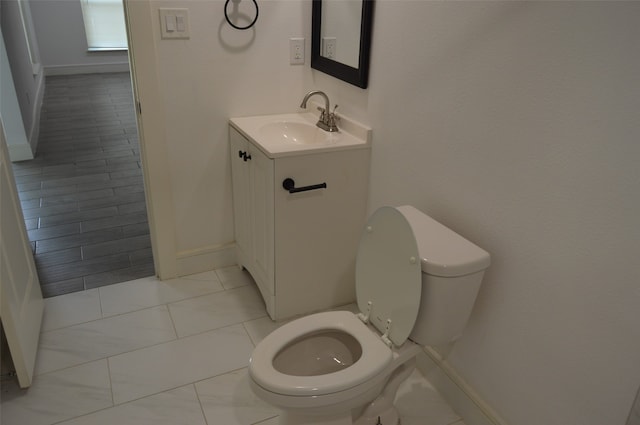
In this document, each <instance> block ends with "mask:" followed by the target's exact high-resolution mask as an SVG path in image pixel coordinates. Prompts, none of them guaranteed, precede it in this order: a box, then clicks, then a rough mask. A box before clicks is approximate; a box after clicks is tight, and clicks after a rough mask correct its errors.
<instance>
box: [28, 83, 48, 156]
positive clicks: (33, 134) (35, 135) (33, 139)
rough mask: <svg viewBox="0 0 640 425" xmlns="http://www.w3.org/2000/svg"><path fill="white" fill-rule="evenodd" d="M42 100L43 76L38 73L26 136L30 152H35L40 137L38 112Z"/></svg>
mask: <svg viewBox="0 0 640 425" xmlns="http://www.w3.org/2000/svg"><path fill="white" fill-rule="evenodd" d="M43 98H44V74H43V73H42V72H40V73H39V74H38V75H37V76H36V98H35V100H34V102H33V109H32V111H31V117H32V119H31V128H30V129H29V134H28V135H27V141H28V142H29V146H31V151H32V152H37V149H38V139H39V137H40V112H42V99H43Z"/></svg>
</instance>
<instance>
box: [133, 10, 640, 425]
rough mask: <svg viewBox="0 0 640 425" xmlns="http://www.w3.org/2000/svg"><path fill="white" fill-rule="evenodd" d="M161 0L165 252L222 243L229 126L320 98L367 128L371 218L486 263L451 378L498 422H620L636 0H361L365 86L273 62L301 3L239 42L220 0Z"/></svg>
mask: <svg viewBox="0 0 640 425" xmlns="http://www.w3.org/2000/svg"><path fill="white" fill-rule="evenodd" d="M160 5H161V6H163V7H166V6H176V7H187V8H189V10H190V16H191V34H192V39H191V40H190V41H186V42H177V41H160V40H159V36H158V34H157V31H158V28H157V22H158V20H157V18H156V17H155V16H153V19H151V20H150V21H149V22H152V23H154V22H155V23H154V24H153V25H154V27H153V29H148V31H153V32H154V38H155V40H156V42H155V44H154V47H155V49H156V53H157V68H156V69H157V71H156V72H157V75H154V78H157V79H158V81H159V86H160V87H161V90H160V93H161V94H162V96H163V98H164V99H165V100H164V102H163V103H162V110H163V117H162V121H163V125H165V126H166V132H165V133H166V134H165V136H166V149H167V151H168V152H169V153H170V155H169V156H168V157H169V160H168V164H169V165H168V166H167V169H166V170H165V172H166V173H169V175H170V182H171V184H170V187H167V188H165V189H164V190H166V191H167V192H168V193H170V195H171V196H170V197H169V198H171V199H172V201H171V205H172V213H173V215H174V217H175V219H174V220H173V223H174V224H175V226H174V228H173V229H171V230H172V231H173V234H174V235H175V238H176V244H177V246H178V248H177V250H178V251H179V252H183V253H188V252H198V251H199V250H201V249H204V250H206V249H208V248H207V247H215V246H220V245H224V244H225V243H227V242H230V241H231V240H232V239H233V232H232V216H231V214H232V211H231V202H230V200H231V198H230V190H231V188H230V182H229V178H230V177H229V160H228V149H227V129H226V120H227V118H228V117H229V116H233V115H249V114H259V113H266V112H269V113H271V112H282V111H293V110H296V109H297V105H298V102H299V100H300V98H301V97H302V95H303V94H304V93H305V92H306V91H307V90H310V89H313V88H319V89H323V90H325V91H326V92H327V93H328V94H329V96H330V98H331V100H332V102H333V103H338V104H340V109H341V111H342V113H343V114H345V115H349V116H352V117H354V118H356V119H359V120H361V121H363V122H365V123H367V124H369V125H371V126H372V127H373V129H374V133H373V134H374V137H373V162H372V170H371V172H372V177H371V190H370V209H371V210H373V209H374V208H376V207H378V206H379V205H383V204H404V203H409V204H414V205H415V206H417V207H418V208H421V209H422V210H424V211H426V212H427V213H429V214H431V215H432V216H433V217H434V218H436V219H438V220H440V221H442V222H443V223H444V224H446V225H448V226H450V227H452V228H453V229H455V230H456V231H458V232H460V233H461V234H463V235H465V236H466V237H467V238H469V239H470V240H472V241H474V242H476V243H477V244H479V245H480V246H482V247H483V248H485V249H487V250H488V251H489V252H490V253H491V254H492V266H491V268H490V269H489V270H488V273H487V274H486V277H485V280H484V283H483V287H482V289H481V292H480V294H479V299H478V302H477V304H476V308H475V310H474V313H473V315H472V318H471V321H470V323H469V326H468V329H467V331H466V332H465V334H464V335H463V337H462V338H461V339H460V340H459V341H458V343H457V345H456V346H455V347H454V349H453V351H452V352H451V354H450V356H449V358H448V360H449V362H450V363H451V365H452V366H453V367H454V368H455V369H456V371H457V372H458V373H459V374H460V375H461V376H462V377H463V378H464V379H465V380H466V381H467V382H468V383H469V384H471V386H472V387H473V388H474V389H475V390H476V391H477V392H478V393H479V394H480V395H481V397H483V398H484V399H485V400H486V401H487V402H488V403H489V404H490V405H491V406H492V407H493V408H494V409H495V410H496V411H497V412H498V413H499V414H500V415H501V416H502V417H504V419H505V420H506V421H507V423H509V424H513V425H539V424H558V425H566V424H581V425H602V424H612V425H613V424H623V423H624V421H625V420H626V417H627V415H628V413H629V410H630V407H631V404H632V401H633V398H634V396H635V393H636V390H637V385H638V382H639V381H640V364H639V363H638V359H639V358H640V326H638V323H640V309H639V308H638V305H639V301H640V290H639V289H638V288H639V287H638V282H639V281H640V279H639V277H640V275H639V274H638V271H637V270H638V268H637V266H636V263H637V257H638V253H639V252H640V226H638V221H637V217H640V196H638V193H639V192H638V188H639V187H640V171H638V170H640V167H638V165H637V163H638V158H640V144H639V143H638V140H639V139H640V137H639V136H640V128H639V125H640V124H639V122H640V121H639V120H638V116H640V103H639V101H638V99H640V56H639V55H640V50H639V49H638V48H637V40H639V39H640V26H638V25H637V22H640V3H636V2H603V3H599V2H417V1H386V0H379V1H378V2H377V3H376V11H375V25H374V31H373V46H372V61H371V74H370V78H371V79H370V85H369V89H368V90H361V89H358V88H356V87H353V86H350V85H348V84H346V83H343V82H340V81H338V80H335V79H333V78H331V77H329V76H326V75H324V74H321V73H319V72H317V71H311V70H310V69H309V68H308V62H307V65H305V66H304V67H292V66H289V65H288V58H287V55H288V41H287V39H288V38H289V37H294V36H300V35H303V36H305V37H307V40H308V38H309V29H310V19H311V16H310V4H309V2H293V1H289V0H286V1H268V2H261V3H260V5H261V7H262V9H261V16H260V19H259V20H258V24H257V26H256V32H255V39H254V40H253V42H252V43H251V44H250V45H249V47H247V48H241V47H238V46H241V45H242V44H243V42H247V39H250V38H251V36H252V33H251V32H244V33H241V32H237V31H231V30H229V29H228V27H227V26H226V25H225V24H223V23H222V19H223V17H222V5H223V2H222V1H211V2H201V1H196V0H194V1H181V2H175V3H171V2H162V3H160V2H158V3H156V2H154V3H153V8H154V10H153V12H154V13H155V12H157V11H156V8H157V7H158V6H160ZM307 47H308V43H307ZM143 111H144V105H143ZM143 117H144V112H143ZM150 125H152V123H151V124H150ZM156 142H157V140H155V139H154V140H147V141H146V144H147V149H148V150H149V151H152V150H153V149H155V148H156V147H155V146H153V144H154V143H156ZM148 165H149V166H152V165H150V164H148Z"/></svg>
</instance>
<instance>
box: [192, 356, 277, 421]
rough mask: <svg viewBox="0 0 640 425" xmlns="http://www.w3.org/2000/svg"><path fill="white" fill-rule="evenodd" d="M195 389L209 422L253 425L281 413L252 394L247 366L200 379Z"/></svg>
mask: <svg viewBox="0 0 640 425" xmlns="http://www.w3.org/2000/svg"><path fill="white" fill-rule="evenodd" d="M196 391H197V392H198V397H199V398H200V402H201V403H202V409H203V410H204V414H205V417H206V418H207V422H208V423H210V424H225V425H251V424H254V423H256V422H260V421H263V420H266V419H269V418H272V417H274V416H278V414H279V410H278V409H276V408H275V407H272V406H270V405H268V404H266V403H265V402H263V401H262V400H260V399H259V398H258V397H256V396H255V395H254V394H253V391H251V388H250V387H249V376H248V375H247V369H246V368H245V369H241V370H236V371H234V372H231V373H226V374H224V375H220V376H216V377H215V378H211V379H207V380H206V381H202V382H198V383H196Z"/></svg>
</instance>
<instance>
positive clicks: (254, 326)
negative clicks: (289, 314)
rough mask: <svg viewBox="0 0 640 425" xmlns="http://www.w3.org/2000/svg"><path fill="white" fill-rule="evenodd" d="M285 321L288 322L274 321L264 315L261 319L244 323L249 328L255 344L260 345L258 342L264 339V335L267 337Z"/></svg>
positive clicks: (248, 331)
mask: <svg viewBox="0 0 640 425" xmlns="http://www.w3.org/2000/svg"><path fill="white" fill-rule="evenodd" d="M285 323H287V322H286V321H283V322H274V321H273V320H271V318H270V317H269V316H264V317H260V318H259V319H254V320H249V321H247V322H244V323H243V325H244V327H245V329H246V330H247V333H248V334H249V337H250V338H251V341H252V342H253V344H254V345H258V343H259V342H260V341H262V340H263V339H264V337H266V336H267V335H269V334H270V333H271V332H273V331H275V330H276V329H278V328H279V327H280V326H282V325H284V324H285Z"/></svg>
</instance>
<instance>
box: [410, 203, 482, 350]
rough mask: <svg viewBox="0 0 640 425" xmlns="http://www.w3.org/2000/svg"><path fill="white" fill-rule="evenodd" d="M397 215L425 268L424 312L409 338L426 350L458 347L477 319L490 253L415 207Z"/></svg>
mask: <svg viewBox="0 0 640 425" xmlns="http://www.w3.org/2000/svg"><path fill="white" fill-rule="evenodd" d="M397 209H398V211H400V212H401V213H402V214H403V215H404V216H405V217H406V219H407V221H408V222H409V224H410V225H411V228H412V229H413V234H414V235H415V238H416V242H417V244H418V252H419V254H420V259H421V265H422V294H421V298H420V309H419V312H418V317H417V318H416V323H415V325H414V327H413V330H412V331H411V334H410V335H409V338H410V339H411V340H412V341H414V342H416V343H418V344H420V345H440V344H446V343H449V342H452V341H455V340H456V339H457V338H458V337H459V336H460V335H461V334H462V331H463V330H464V328H465V326H466V324H467V321H468V320H469V316H470V315H471V310H472V309H473V304H474V302H475V300H476V296H477V295H478V290H479V289H480V283H481V282H482V277H483V275H484V271H485V270H486V269H487V267H489V264H490V256H489V253H488V252H487V251H485V250H483V249H482V248H480V247H478V246H477V245H475V244H473V243H471V242H469V241H468V240H466V239H465V238H463V237H462V236H460V235H458V234H457V233H456V232H454V231H453V230H451V229H449V228H448V227H446V226H444V225H442V224H440V223H438V222H437V221H435V220H434V219H432V218H431V217H429V216H427V215H425V214H424V213H422V212H421V211H418V210H417V209H415V208H414V207H412V206H402V207H397Z"/></svg>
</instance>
